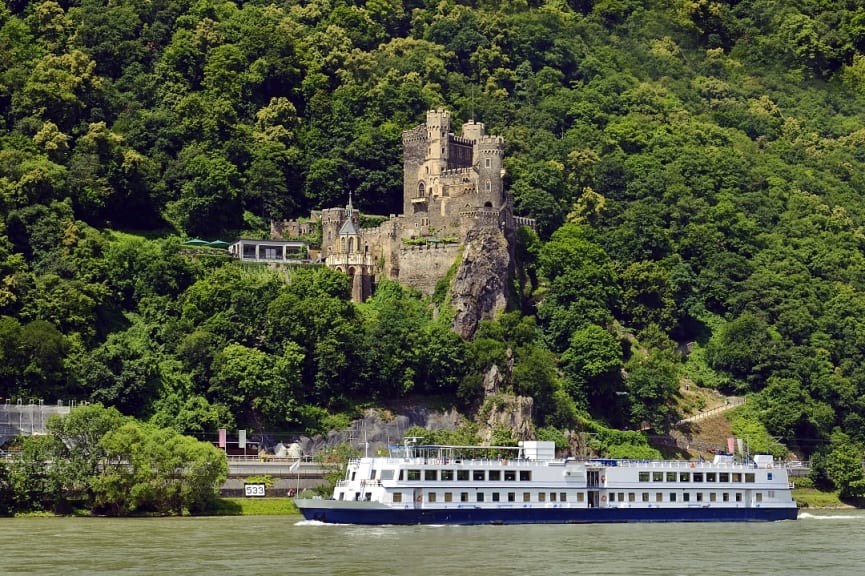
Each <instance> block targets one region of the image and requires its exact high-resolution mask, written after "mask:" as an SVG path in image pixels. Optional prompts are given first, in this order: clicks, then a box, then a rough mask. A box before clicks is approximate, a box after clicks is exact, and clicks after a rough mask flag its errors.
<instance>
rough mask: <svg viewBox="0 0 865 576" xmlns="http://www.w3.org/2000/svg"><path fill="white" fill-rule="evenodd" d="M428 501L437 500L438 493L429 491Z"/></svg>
mask: <svg viewBox="0 0 865 576" xmlns="http://www.w3.org/2000/svg"><path fill="white" fill-rule="evenodd" d="M426 501H427V502H435V501H436V493H435V492H427V495H426Z"/></svg>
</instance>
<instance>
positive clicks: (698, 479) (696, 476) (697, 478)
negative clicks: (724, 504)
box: [694, 472, 703, 482]
mask: <svg viewBox="0 0 865 576" xmlns="http://www.w3.org/2000/svg"><path fill="white" fill-rule="evenodd" d="M702 481H703V473H702V472H694V482H702Z"/></svg>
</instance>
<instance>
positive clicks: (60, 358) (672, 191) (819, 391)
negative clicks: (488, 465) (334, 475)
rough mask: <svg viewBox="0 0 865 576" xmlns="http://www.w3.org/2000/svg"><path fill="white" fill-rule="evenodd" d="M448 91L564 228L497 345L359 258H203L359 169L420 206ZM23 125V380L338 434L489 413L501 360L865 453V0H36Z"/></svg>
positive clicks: (597, 399) (372, 202) (11, 231)
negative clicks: (378, 418)
mask: <svg viewBox="0 0 865 576" xmlns="http://www.w3.org/2000/svg"><path fill="white" fill-rule="evenodd" d="M432 107H447V108H448V109H451V110H453V111H454V114H455V115H456V116H457V118H459V119H462V120H466V119H468V118H470V117H476V118H478V119H479V120H481V121H483V122H485V123H486V124H487V126H488V128H489V129H490V132H492V133H497V134H501V135H503V136H504V137H505V140H506V143H507V146H508V149H507V156H506V163H507V168H508V178H509V185H510V188H511V189H512V190H513V193H514V197H515V203H516V207H517V209H518V211H519V212H520V213H522V214H524V215H526V216H531V217H534V218H536V219H537V222H538V237H537V238H532V235H531V234H524V239H525V240H526V242H525V244H524V246H523V248H524V254H523V257H524V258H523V260H524V273H525V276H524V278H525V279H526V282H527V285H528V286H529V287H530V289H532V290H534V292H533V294H532V296H531V297H529V298H526V299H525V300H524V301H523V302H522V303H521V304H520V306H519V308H520V309H518V310H514V311H513V312H512V313H509V314H507V315H505V316H504V317H502V318H501V319H499V320H497V321H495V322H489V323H486V324H485V325H484V326H482V327H481V329H480V331H479V333H478V335H477V336H476V337H475V339H474V340H473V341H471V342H463V341H461V340H460V339H458V338H456V337H455V336H454V335H453V334H452V333H450V331H449V330H448V329H447V316H448V314H447V312H446V311H445V310H442V311H440V313H439V314H438V315H434V314H433V312H432V311H431V309H430V307H429V306H428V305H427V303H425V302H423V301H421V300H420V299H418V298H417V297H416V296H415V295H413V294H411V293H409V292H408V291H406V290H404V289H402V288H400V287H398V286H395V285H390V284H384V285H382V286H380V287H379V291H378V293H377V294H376V296H375V297H374V298H373V299H372V300H370V301H369V302H367V303H365V304H363V305H360V306H355V305H353V304H351V303H350V302H348V299H347V295H348V287H347V284H346V281H345V279H344V278H342V277H340V276H339V275H338V274H335V273H332V272H329V271H327V270H321V269H314V270H297V271H290V272H289V273H288V274H287V275H283V274H278V273H270V272H266V271H261V270H254V269H247V268H242V267H238V266H237V265H235V264H230V263H226V262H225V261H224V260H222V259H220V258H218V257H213V258H206V257H202V258H199V259H197V260H194V259H189V258H187V257H185V256H184V255H183V254H181V252H180V250H179V245H180V240H179V238H181V237H191V236H203V237H207V238H225V239H231V238H232V237H233V236H235V235H236V234H238V233H239V231H241V230H246V231H247V232H257V233H261V232H262V231H264V230H265V229H266V223H267V221H269V220H270V219H277V218H285V217H297V216H303V215H306V214H307V211H308V209H309V208H313V207H329V206H334V205H339V204H342V203H343V202H344V201H345V198H346V196H347V192H348V191H349V190H352V191H354V193H355V199H356V204H357V205H358V206H359V207H360V208H361V209H362V210H363V211H365V212H367V213H373V214H375V213H378V214H388V213H393V212H399V211H400V203H401V170H402V164H401V161H400V133H401V131H402V130H404V129H406V128H409V127H411V126H413V125H416V124H417V123H419V122H420V121H421V119H422V116H423V112H424V111H425V110H427V109H429V108H432ZM0 117H2V122H0V207H2V214H3V216H4V218H3V219H2V221H0V395H2V396H4V397H9V396H23V397H41V398H46V399H54V398H62V397H78V398H89V399H92V400H98V401H100V402H103V403H105V404H107V405H111V406H116V407H117V408H118V409H119V410H121V411H122V412H123V413H124V414H130V415H135V416H138V417H140V418H150V419H152V421H153V422H154V423H155V424H157V425H159V426H171V427H174V429H176V430H177V431H180V432H185V433H193V434H199V435H200V434H204V433H212V432H213V431H214V430H215V429H216V428H217V427H218V426H233V425H235V424H236V425H240V426H248V427H253V428H256V429H258V430H260V431H261V430H274V429H290V428H291V429H301V428H307V429H316V428H320V427H326V426H327V425H328V424H329V423H331V421H330V420H328V418H330V417H331V416H330V415H331V414H333V413H335V412H339V411H341V410H345V409H346V408H348V407H350V406H353V405H355V404H356V403H357V402H365V401H371V400H372V401H380V400H388V399H393V398H397V397H403V396H405V395H408V394H413V393H424V394H437V395H439V394H444V395H452V396H454V397H455V398H457V399H458V401H459V402H461V403H462V405H463V406H464V407H472V406H477V405H478V402H479V401H480V399H481V397H482V395H483V374H484V373H485V372H486V371H487V370H488V369H489V368H490V367H491V366H493V365H496V366H497V367H498V368H499V369H500V370H501V371H502V372H503V373H504V385H505V387H506V388H508V389H510V390H513V391H515V392H517V393H521V394H528V395H532V396H533V397H534V398H535V402H536V403H535V405H536V407H537V413H536V419H537V422H536V424H538V425H542V426H550V427H560V428H561V427H569V426H574V425H575V423H577V422H578V419H577V416H578V415H579V414H587V413H590V414H591V415H592V416H593V417H594V418H596V419H599V420H603V421H605V422H606V423H608V424H610V425H613V426H617V427H631V428H638V427H642V426H645V425H651V426H653V427H655V428H656V429H661V430H663V429H666V427H668V426H669V425H670V424H671V423H672V422H673V421H675V420H676V418H677V416H678V414H677V404H676V396H677V394H678V390H679V382H680V379H681V378H683V377H685V378H689V379H690V380H691V382H692V383H693V384H694V385H697V386H706V387H714V388H718V389H720V390H722V391H723V392H727V393H737V394H749V395H751V397H752V402H749V406H753V407H754V410H753V411H752V412H750V414H752V416H753V418H754V419H755V421H758V422H760V424H761V426H763V427H764V428H765V431H766V434H768V435H770V436H773V437H776V438H778V439H780V440H781V441H783V442H784V443H786V444H787V445H789V446H791V447H794V448H797V449H800V450H802V451H803V452H805V453H806V454H807V453H811V452H814V451H817V452H818V453H820V454H824V453H825V454H829V453H831V452H837V451H838V445H839V442H841V441H840V440H838V441H832V439H833V438H836V439H837V438H842V436H839V435H837V434H835V435H833V432H834V431H836V430H843V432H844V436H843V438H844V439H845V440H844V442H841V444H845V445H849V446H851V447H853V453H854V454H859V455H861V447H862V445H863V443H865V257H863V248H865V233H863V222H865V209H863V206H865V205H863V203H862V202H861V196H862V193H863V191H865V128H863V120H865V5H863V3H862V2H861V0H844V1H840V2H832V3H827V2H820V1H818V0H799V1H797V2H784V3H778V2H771V1H768V0H738V1H734V0H696V1H694V0H665V1H659V0H600V1H581V0H567V1H565V0H548V1H540V0H532V1H530V2H525V1H516V0H508V1H505V2H487V1H485V0H465V1H460V2H458V1H455V0H445V1H443V2H429V1H426V2H425V1H421V0H403V1H401V0H369V1H358V2H353V1H351V0H310V1H308V2H301V1H299V0H289V1H284V2H278V1H273V0H266V1H264V0H262V1H248V2H241V1H236V2H227V1H222V0H195V1H192V0H152V1H149V2H140V1H138V0H113V1H111V2H108V1H107V0H59V1H53V0H47V1H42V2H40V1H27V0H14V1H10V2H6V3H4V4H3V6H0ZM120 230H124V231H126V233H122V232H120ZM131 231H136V233H135V234H130V233H129V232H131ZM685 350H686V351H687V357H683V355H682V353H683V351H685Z"/></svg>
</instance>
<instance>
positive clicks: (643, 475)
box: [640, 472, 649, 482]
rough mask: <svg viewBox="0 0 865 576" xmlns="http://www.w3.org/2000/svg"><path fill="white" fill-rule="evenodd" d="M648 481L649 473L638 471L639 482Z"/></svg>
mask: <svg viewBox="0 0 865 576" xmlns="http://www.w3.org/2000/svg"><path fill="white" fill-rule="evenodd" d="M648 481H649V473H648V472H640V482H648Z"/></svg>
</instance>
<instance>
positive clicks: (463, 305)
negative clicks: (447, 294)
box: [451, 227, 513, 339]
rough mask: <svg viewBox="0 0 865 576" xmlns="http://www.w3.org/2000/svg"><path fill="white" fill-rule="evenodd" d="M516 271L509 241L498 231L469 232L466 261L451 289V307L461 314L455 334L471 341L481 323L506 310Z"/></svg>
mask: <svg viewBox="0 0 865 576" xmlns="http://www.w3.org/2000/svg"><path fill="white" fill-rule="evenodd" d="M512 268H513V260H512V259H511V255H510V252H509V251H508V242H507V239H506V238H505V236H504V235H503V234H502V233H501V232H500V231H499V230H498V229H497V228H494V227H482V228H475V229H473V230H470V231H469V232H468V234H467V235H466V241H465V247H464V250H463V258H462V261H461V262H460V265H459V268H458V269H457V273H456V275H455V277H454V280H453V284H452V286H451V295H452V298H451V304H452V305H453V307H454V308H455V309H456V310H457V313H456V316H455V317H454V320H453V330H454V332H456V333H457V334H459V335H460V336H462V337H463V338H466V339H468V338H471V337H472V336H473V335H474V333H475V330H477V327H478V322H480V321H481V320H483V319H486V318H492V317H494V316H495V314H496V313H497V312H498V311H499V310H503V309H504V308H505V306H506V305H507V293H508V282H509V280H510V278H511V273H512Z"/></svg>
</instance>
